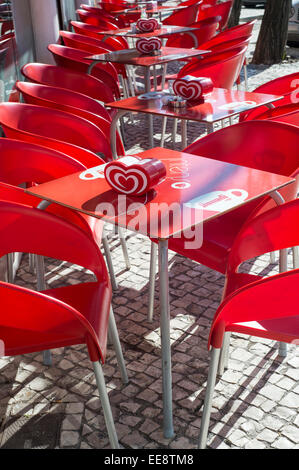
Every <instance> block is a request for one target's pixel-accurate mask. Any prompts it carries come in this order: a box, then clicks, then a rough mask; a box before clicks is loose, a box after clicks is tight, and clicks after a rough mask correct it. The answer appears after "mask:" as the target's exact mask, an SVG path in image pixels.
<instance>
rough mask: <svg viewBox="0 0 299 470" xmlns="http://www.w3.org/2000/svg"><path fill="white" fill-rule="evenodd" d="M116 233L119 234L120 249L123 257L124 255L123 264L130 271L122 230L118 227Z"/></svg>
mask: <svg viewBox="0 0 299 470" xmlns="http://www.w3.org/2000/svg"><path fill="white" fill-rule="evenodd" d="M118 233H119V239H120V243H121V248H122V251H123V255H124V260H125V263H126V268H127V269H131V263H130V258H129V253H128V248H127V244H126V239H125V237H124V234H123V230H122V229H121V228H120V227H118Z"/></svg>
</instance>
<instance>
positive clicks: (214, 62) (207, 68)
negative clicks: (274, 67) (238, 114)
mask: <svg viewBox="0 0 299 470" xmlns="http://www.w3.org/2000/svg"><path fill="white" fill-rule="evenodd" d="M246 50H247V45H246V46H240V47H236V48H234V49H231V50H229V51H224V52H216V53H211V54H209V55H208V56H207V57H206V58H203V59H200V60H197V61H194V62H193V61H192V62H191V63H190V64H187V65H185V66H184V67H183V68H182V69H181V70H180V71H179V73H178V77H183V76H185V75H193V76H195V77H209V78H211V79H212V81H213V83H214V86H215V87H217V88H228V89H231V88H232V87H233V85H234V83H235V82H236V80H237V78H238V77H239V75H240V71H241V68H242V65H243V62H244V57H245V53H246Z"/></svg>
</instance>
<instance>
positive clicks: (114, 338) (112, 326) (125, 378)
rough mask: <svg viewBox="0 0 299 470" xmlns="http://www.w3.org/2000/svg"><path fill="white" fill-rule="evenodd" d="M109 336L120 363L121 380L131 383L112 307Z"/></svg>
mask: <svg viewBox="0 0 299 470" xmlns="http://www.w3.org/2000/svg"><path fill="white" fill-rule="evenodd" d="M109 336H110V339H111V342H112V344H113V348H114V351H115V354H116V358H117V362H118V367H119V369H120V374H121V378H122V381H123V383H124V384H127V383H128V382H129V379H128V374H127V369H126V365H125V361H124V356H123V352H122V348H121V344H120V341H119V336H118V331H117V327H116V322H115V317H114V313H113V309H112V307H111V309H110V316H109Z"/></svg>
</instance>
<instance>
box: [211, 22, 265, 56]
mask: <svg viewBox="0 0 299 470" xmlns="http://www.w3.org/2000/svg"><path fill="white" fill-rule="evenodd" d="M255 23H256V20H253V21H249V22H248V23H244V24H240V25H238V26H233V27H232V28H229V29H225V30H224V31H222V32H221V33H219V34H217V35H216V36H214V37H213V38H211V39H210V40H209V41H207V42H205V43H203V44H202V46H203V48H204V49H210V48H211V47H213V46H217V45H218V44H221V43H222V42H225V41H232V40H233V39H239V38H240V37H244V36H248V37H249V36H250V35H251V34H252V30H253V27H254V25H255Z"/></svg>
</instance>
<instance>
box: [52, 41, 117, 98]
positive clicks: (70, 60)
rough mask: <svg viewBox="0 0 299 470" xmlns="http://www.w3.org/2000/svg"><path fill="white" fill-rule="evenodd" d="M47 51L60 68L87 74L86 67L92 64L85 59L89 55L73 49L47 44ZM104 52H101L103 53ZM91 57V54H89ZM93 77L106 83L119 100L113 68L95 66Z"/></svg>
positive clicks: (109, 65)
mask: <svg viewBox="0 0 299 470" xmlns="http://www.w3.org/2000/svg"><path fill="white" fill-rule="evenodd" d="M48 50H49V51H50V52H51V53H52V55H53V57H54V60H55V63H56V64H57V65H58V66H60V67H65V68H69V69H72V70H75V71H77V72H83V73H87V72H88V67H89V65H90V64H91V63H92V61H91V60H88V59H86V57H88V55H89V53H88V52H84V51H80V50H79V49H74V48H72V47H66V46H61V45H59V44H49V46H48ZM105 52H106V51H104V50H103V53H105ZM90 55H92V53H91V54H90ZM91 74H92V75H93V76H95V77H97V78H99V79H100V80H101V81H103V82H104V83H106V84H107V85H108V86H109V87H110V88H111V90H112V91H113V93H114V95H115V97H116V98H120V92H119V88H118V83H117V71H116V69H115V67H114V66H113V65H112V64H110V63H109V62H108V63H105V64H97V65H96V66H95V67H93V69H92V73H91Z"/></svg>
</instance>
